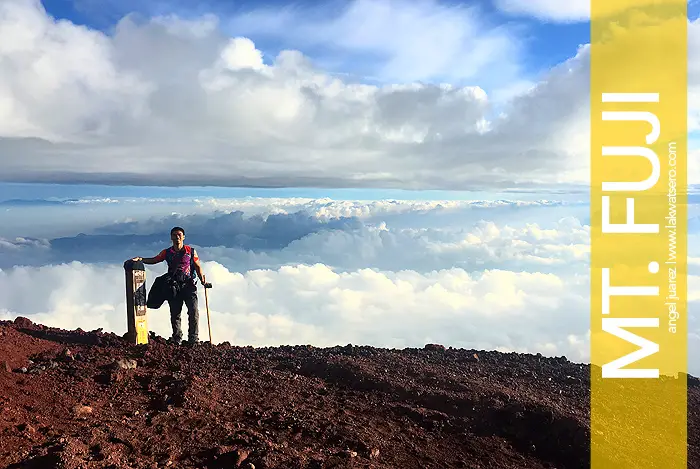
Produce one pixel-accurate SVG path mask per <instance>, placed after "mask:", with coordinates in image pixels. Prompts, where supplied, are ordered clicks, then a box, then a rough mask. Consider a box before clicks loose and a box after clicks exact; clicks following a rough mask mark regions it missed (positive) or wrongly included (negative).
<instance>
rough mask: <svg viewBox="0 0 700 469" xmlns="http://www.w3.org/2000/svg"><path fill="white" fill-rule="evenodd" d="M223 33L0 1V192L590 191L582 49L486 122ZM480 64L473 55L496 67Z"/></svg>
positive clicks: (458, 103)
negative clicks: (188, 187) (83, 188)
mask: <svg viewBox="0 0 700 469" xmlns="http://www.w3.org/2000/svg"><path fill="white" fill-rule="evenodd" d="M368 5H369V4H368V3H366V2H360V3H357V4H356V5H355V6H354V7H353V8H355V10H352V11H358V12H359V11H365V10H363V8H368V9H371V8H379V7H377V6H373V7H370V6H368ZM425 5H429V3H419V4H417V6H415V7H412V10H411V11H412V12H413V13H411V15H409V16H407V18H408V19H407V21H408V24H409V25H411V24H414V22H415V21H418V18H419V17H420V16H421V15H419V13H420V12H421V11H422V10H421V8H427V7H426V6H425ZM358 9H359V10H358ZM368 11H369V10H368ZM348 14H350V13H348ZM465 14H466V13H465ZM352 15H359V13H352ZM354 17H355V16H353V18H354ZM436 18H437V19H438V20H440V21H448V19H445V18H447V17H446V16H445V15H444V14H439V15H437V16H436ZM409 20H410V21H409ZM426 21H427V20H426ZM435 21H437V20H435ZM449 21H452V20H449ZM399 23H400V22H399ZM343 24H346V23H343ZM347 24H353V23H352V22H350V23H347ZM426 24H432V23H430V21H428V23H426ZM450 24H453V23H450ZM454 24H457V23H454ZM219 26H220V24H219V22H218V21H217V19H216V18H213V17H203V18H201V19H198V20H183V19H178V18H174V17H161V18H156V19H152V20H149V21H145V22H142V21H139V20H138V19H136V18H133V17H126V18H124V19H123V20H122V21H121V22H120V23H119V24H118V25H117V26H116V28H115V32H114V34H113V35H110V36H108V35H105V34H104V33H102V32H98V31H93V30H90V29H88V28H85V27H77V26H75V25H73V24H71V23H69V22H65V21H61V22H56V21H54V20H53V19H51V18H50V17H48V16H47V15H46V13H45V12H44V10H43V9H42V7H41V4H40V3H39V2H38V0H37V1H31V2H27V1H20V0H8V1H6V2H3V3H2V5H1V6H0V31H2V33H0V34H5V35H6V36H7V37H6V38H5V39H3V38H2V37H0V44H2V46H0V57H2V60H0V64H2V65H0V67H2V68H0V73H2V75H3V83H2V84H1V85H0V152H2V154H4V155H9V157H8V158H7V159H6V161H5V162H4V166H3V172H2V175H1V177H2V179H3V180H5V181H63V182H67V181H74V182H76V181H80V182H85V181H88V182H95V183H115V182H124V183H135V184H165V185H174V184H198V185H205V184H216V185H224V186H230V185H262V186H284V185H293V186H316V187H332V186H343V187H347V186H353V187H375V186H381V187H385V188H439V189H457V188H459V189H465V188H484V187H494V186H500V187H506V186H511V187H512V186H514V185H516V183H517V184H518V185H519V187H521V186H527V185H533V184H538V183H550V184H554V183H559V182H566V181H568V182H571V181H579V182H582V181H585V179H586V177H587V173H586V171H585V164H586V163H585V161H587V159H588V153H587V152H586V150H587V149H586V147H585V146H579V145H572V136H574V135H582V137H581V138H580V140H581V142H582V143H585V142H584V141H585V140H586V137H585V132H586V129H587V128H588V124H587V111H586V105H587V100H588V95H587V91H586V90H587V80H588V71H587V67H588V50H587V49H586V48H583V49H581V50H580V51H579V52H578V53H577V54H576V55H575V56H574V57H572V58H571V59H570V61H568V62H566V63H564V64H562V65H561V66H560V67H559V68H557V69H554V70H553V71H551V73H550V74H549V75H548V76H547V77H546V79H545V80H544V81H542V82H541V83H539V84H537V85H536V86H535V87H533V89H532V90H531V91H530V92H528V93H527V94H525V95H522V96H520V97H518V98H515V99H514V100H513V102H512V105H511V106H510V107H509V108H508V109H507V110H506V112H505V113H504V114H503V115H501V116H500V117H498V118H493V117H492V116H491V115H492V111H493V109H492V103H491V102H490V100H489V97H488V96H487V94H486V92H485V91H484V90H483V89H482V87H481V84H480V83H479V82H474V81H472V82H470V83H472V84H471V85H469V86H463V87H460V86H453V85H433V84H418V83H414V82H412V81H408V82H405V83H401V84H391V85H389V84H387V85H381V86H374V85H366V84H357V83H353V82H351V81H348V80H345V81H344V80H343V79H340V78H338V77H336V76H333V75H331V74H329V73H326V72H324V71H322V70H319V69H318V68H316V66H315V65H314V64H313V63H311V62H310V60H309V59H308V57H306V56H304V55H303V54H302V53H300V52H299V51H294V50H285V51H282V52H281V53H279V54H278V55H277V56H276V57H275V58H274V59H273V60H272V61H269V60H266V58H265V57H264V56H263V54H262V52H261V51H260V50H259V49H258V48H257V47H256V45H255V44H254V43H253V42H252V41H251V40H250V39H248V38H246V37H234V38H229V37H227V36H225V35H224V34H222V33H221V29H220V28H219ZM432 28H433V26H431V29H432ZM455 34H456V37H457V36H459V34H457V33H455ZM462 39H465V38H462ZM356 40H359V39H356ZM426 47H431V48H434V44H433V45H431V46H426ZM470 47H471V46H470ZM412 50H413V49H412ZM478 50H481V49H478ZM478 50H477V52H478ZM488 51H491V52H493V51H492V50H491V49H489V48H488V47H486V49H484V50H483V52H478V54H477V55H479V54H482V55H483V56H484V57H493V58H494V59H495V58H496V57H500V56H499V54H497V53H491V52H489V53H486V52H488ZM432 56H435V55H434V54H433V55H432ZM397 60H399V62H401V61H404V59H400V58H399V59H397ZM441 60H442V59H441ZM472 60H477V59H475V58H474V57H472ZM484 60H486V59H484ZM499 60H500V59H499ZM573 142H578V141H577V140H576V139H574V140H573ZM582 164H583V165H584V169H580V166H581V165H582ZM572 165H573V166H572Z"/></svg>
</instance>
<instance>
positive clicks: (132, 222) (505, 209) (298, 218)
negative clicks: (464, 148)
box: [0, 199, 589, 272]
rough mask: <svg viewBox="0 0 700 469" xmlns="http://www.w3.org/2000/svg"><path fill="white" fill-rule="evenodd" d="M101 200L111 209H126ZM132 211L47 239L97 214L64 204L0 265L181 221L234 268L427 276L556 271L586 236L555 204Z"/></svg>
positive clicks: (128, 252) (114, 246)
mask: <svg viewBox="0 0 700 469" xmlns="http://www.w3.org/2000/svg"><path fill="white" fill-rule="evenodd" d="M104 204H105V205H106V206H110V208H111V209H113V210H114V209H116V208H119V207H118V206H119V205H120V204H119V203H118V204H116V205H117V207H114V204H113V203H111V201H108V202H104ZM129 205H130V204H127V205H126V206H124V207H123V209H122V211H121V213H122V214H124V213H129V214H130V215H131V216H130V217H129V219H128V220H125V221H121V222H117V223H110V224H107V225H101V224H99V223H98V224H97V226H89V227H81V228H87V229H84V230H83V229H81V231H80V232H79V233H76V232H75V230H74V231H73V232H72V233H70V234H69V235H67V236H58V237H56V236H51V234H53V233H55V232H57V231H58V232H60V231H63V230H67V229H70V228H71V227H73V222H71V223H66V219H68V218H70V219H75V218H78V219H82V218H85V215H86V214H87V213H88V212H87V211H88V210H93V209H92V208H91V207H90V204H87V206H86V204H80V203H71V206H70V207H69V208H67V207H65V206H61V207H60V210H61V211H62V212H61V213H62V215H61V217H60V218H62V219H57V220H56V222H55V223H49V224H48V225H49V226H48V227H47V228H46V229H45V231H44V232H43V235H44V236H39V237H27V236H24V237H21V238H14V237H13V238H9V237H8V238H0V239H3V242H2V243H0V254H1V255H0V268H8V267H12V266H14V265H34V266H36V265H43V264H50V263H64V262H71V261H74V260H76V261H80V262H84V263H85V262H88V263H115V262H121V261H123V260H124V259H126V258H130V257H133V256H134V255H142V256H150V255H155V254H156V253H157V252H158V251H160V250H161V249H163V248H164V247H166V246H167V245H169V244H170V241H169V238H168V233H169V231H170V229H171V228H172V227H173V226H176V225H177V226H183V227H184V228H185V230H186V232H187V238H186V241H187V242H188V243H191V244H193V245H195V246H196V247H197V249H198V250H199V252H200V255H201V256H202V257H203V258H205V259H216V260H218V261H219V262H220V263H222V264H223V265H225V266H226V267H227V268H229V269H231V270H233V271H237V272H245V271H246V270H249V269H257V268H278V267H280V266H283V265H294V264H296V263H305V264H316V263H325V264H328V265H331V266H333V267H334V268H337V269H343V270H355V269H359V268H363V267H376V268H379V269H387V270H400V269H411V270H416V271H420V272H426V271H431V270H440V269H443V268H449V267H452V266H457V267H462V268H467V269H486V268H507V269H522V268H525V269H527V268H535V269H545V271H548V272H557V271H559V270H561V269H566V268H570V264H569V263H570V262H573V261H582V260H584V259H585V257H586V256H587V246H586V243H587V242H588V236H589V233H588V227H586V226H582V224H581V222H580V220H579V219H577V218H576V216H575V214H576V213H577V212H576V211H574V208H572V207H571V206H568V205H567V204H563V203H561V202H557V201H533V202H525V201H504V200H500V201H479V200H474V201H392V200H386V201H333V200H329V199H320V200H308V199H288V200H285V199H276V200H274V201H271V202H270V203H269V204H268V205H265V201H264V199H262V200H261V199H237V200H224V201H221V200H215V203H212V204H210V203H208V201H203V205H205V206H206V207H208V211H203V212H199V213H191V210H192V206H190V205H187V204H185V205H182V206H180V208H181V209H184V210H186V211H187V212H186V213H184V214H183V213H173V214H172V215H169V216H162V215H161V216H153V214H154V213H156V212H157V211H158V210H159V208H158V206H154V207H151V209H150V210H151V214H149V215H141V216H136V217H134V216H133V213H132V208H131V207H130V206H129ZM133 205H136V206H140V205H141V204H139V203H138V202H133ZM224 207H227V208H228V210H224ZM31 210H34V211H35V212H33V213H32V212H30V211H31ZM40 210H41V212H38V211H40ZM46 210H47V209H44V208H41V207H34V208H31V207H30V208H24V209H23V213H24V214H25V215H27V216H30V217H32V218H41V219H46V216H45V215H42V214H44V213H45V212H46ZM48 210H49V211H53V210H56V209H54V208H51V209H48ZM66 210H69V211H66ZM202 210H203V209H202ZM578 212H579V214H580V213H585V210H583V209H582V208H579V209H578ZM112 213H114V214H116V212H112ZM565 214H567V215H565ZM122 216H124V215H122ZM54 218H55V217H54ZM534 219H536V220H538V223H533V222H531V221H530V220H534ZM486 220H489V221H486Z"/></svg>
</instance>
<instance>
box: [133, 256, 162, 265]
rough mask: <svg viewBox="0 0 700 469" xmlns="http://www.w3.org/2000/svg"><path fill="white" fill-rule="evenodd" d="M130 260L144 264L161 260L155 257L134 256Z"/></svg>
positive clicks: (156, 262)
mask: <svg viewBox="0 0 700 469" xmlns="http://www.w3.org/2000/svg"><path fill="white" fill-rule="evenodd" d="M131 260H132V261H134V262H138V261H141V262H143V263H144V264H158V263H159V262H163V261H162V260H160V259H158V258H156V257H134V258H132V259H131Z"/></svg>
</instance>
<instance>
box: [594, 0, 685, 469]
mask: <svg viewBox="0 0 700 469" xmlns="http://www.w3.org/2000/svg"><path fill="white" fill-rule="evenodd" d="M687 29H688V28H687V0H591V49H590V60H591V71H590V73H591V75H590V76H591V87H590V100H591V401H590V409H591V466H590V467H591V468H592V469H607V468H614V469H626V468H630V469H632V468H634V469H646V468H659V469H681V468H683V469H686V468H687V424H686V421H687V375H686V374H685V373H686V370H687V328H686V326H687V298H686V277H687V174H686V172H687V122H686V121H687V49H688V47H687Z"/></svg>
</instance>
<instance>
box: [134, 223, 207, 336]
mask: <svg viewBox="0 0 700 469" xmlns="http://www.w3.org/2000/svg"><path fill="white" fill-rule="evenodd" d="M170 239H171V240H172V242H173V245H172V246H171V247H169V248H167V249H163V250H162V251H161V252H160V253H158V255H157V256H155V257H134V258H133V259H132V260H133V261H135V262H138V261H142V262H143V263H144V264H158V263H160V262H163V261H166V262H167V264H168V274H167V275H169V276H170V281H171V283H173V284H174V285H175V287H176V291H177V294H176V295H175V297H174V298H171V299H169V300H168V305H169V306H170V323H171V325H172V327H173V336H172V338H171V341H172V342H174V343H175V344H179V343H180V342H181V341H182V327H181V325H180V324H181V321H180V318H181V316H182V305H183V303H184V304H185V305H187V316H188V320H189V321H188V337H187V339H188V340H187V341H188V343H189V344H190V345H194V344H196V343H197V341H198V340H199V304H198V298H197V280H196V277H195V272H196V274H197V276H198V277H199V280H200V281H201V282H202V285H204V284H205V283H206V277H205V276H204V273H203V272H202V266H201V265H200V263H199V256H198V255H197V251H195V249H194V248H193V247H191V246H188V245H186V244H185V230H184V229H182V228H180V227H179V226H176V227H175V228H173V229H172V230H170Z"/></svg>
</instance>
